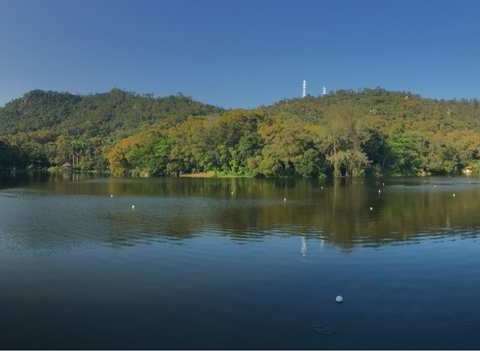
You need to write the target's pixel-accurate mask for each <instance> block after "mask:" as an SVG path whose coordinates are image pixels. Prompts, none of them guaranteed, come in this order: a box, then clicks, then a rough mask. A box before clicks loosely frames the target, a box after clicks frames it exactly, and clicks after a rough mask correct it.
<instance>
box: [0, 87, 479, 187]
mask: <svg viewBox="0 0 480 351" xmlns="http://www.w3.org/2000/svg"><path fill="white" fill-rule="evenodd" d="M30 94H32V93H30ZM35 94H37V95H38V96H36V95H35ZM45 94H46V95H45ZM48 94H50V95H52V97H49V95H48ZM59 94H60V96H59ZM33 95H34V96H33V97H32V96H29V95H28V94H27V95H26V97H24V98H21V99H19V100H17V101H14V102H12V103H10V104H7V105H6V106H5V107H4V108H3V111H2V110H1V109H0V122H2V123H3V120H4V119H5V120H7V121H8V123H6V124H4V125H3V127H0V135H3V138H2V140H3V142H4V145H7V144H8V145H9V148H13V149H14V150H17V153H13V155H17V156H9V157H10V158H11V157H13V158H15V157H19V159H21V158H22V157H23V160H24V161H23V163H21V164H22V165H25V164H28V165H29V166H30V167H52V166H54V167H59V166H62V165H65V163H68V164H69V166H70V167H73V168H75V169H82V170H91V169H98V170H108V171H109V172H110V173H111V174H113V175H116V176H126V175H129V176H181V175H188V174H196V173H205V172H208V173H209V174H215V175H219V176H222V175H223V176H264V177H291V176H298V177H314V178H318V177H320V178H324V177H328V176H363V175H367V174H373V175H429V174H432V175H433V174H441V175H447V174H461V173H462V172H468V173H472V174H474V173H477V174H478V173H479V171H480V105H479V103H478V101H476V100H460V101H458V100H435V99H425V98H422V97H420V96H418V95H415V94H411V93H409V92H389V91H386V90H384V89H380V88H377V89H364V90H360V91H351V90H341V91H337V92H334V93H331V94H328V95H326V96H319V97H313V96H307V97H306V98H302V99H289V100H283V101H280V102H278V103H276V104H273V105H271V106H261V107H259V108H255V109H231V110H224V109H221V108H218V107H214V106H210V105H205V104H201V103H199V102H195V101H194V100H191V99H190V98H187V97H184V96H182V95H178V96H172V97H167V98H155V97H153V96H140V95H136V94H132V93H126V92H123V91H119V90H113V91H111V92H109V93H106V94H97V95H92V96H85V97H78V96H75V95H70V94H63V93H52V92H47V93H45V92H34V93H33ZM63 95H65V96H64V97H63V98H62V96H63ZM29 100H34V101H33V102H32V101H30V102H29ZM62 101H63V103H62ZM5 110H6V111H5ZM26 125H28V127H26ZM5 126H6V127H5ZM2 150H3V149H1V148H0V160H2V159H8V157H7V158H5V157H6V156H3V158H2V154H5V155H6V154H7V153H6V152H4V151H2ZM11 155H12V154H11ZM20 155H23V156H20ZM1 162H2V161H0V167H5V164H6V163H5V162H7V163H8V162H12V161H3V163H1Z"/></svg>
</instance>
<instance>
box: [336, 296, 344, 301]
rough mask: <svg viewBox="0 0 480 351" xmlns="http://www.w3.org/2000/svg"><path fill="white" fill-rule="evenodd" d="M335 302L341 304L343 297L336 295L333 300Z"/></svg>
mask: <svg viewBox="0 0 480 351" xmlns="http://www.w3.org/2000/svg"><path fill="white" fill-rule="evenodd" d="M335 302H336V303H342V302H343V296H342V295H338V296H337V297H336V298H335Z"/></svg>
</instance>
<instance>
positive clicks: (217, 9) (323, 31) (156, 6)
mask: <svg viewBox="0 0 480 351" xmlns="http://www.w3.org/2000/svg"><path fill="white" fill-rule="evenodd" d="M479 14H480V1H476V0H471V1H467V0H464V1H453V0H449V1H444V0H402V1H395V0H392V1H390V0H383V1H380V0H377V1H375V0H350V1H347V0H343V1H342V0H330V1H321V0H312V1H307V0H301V1H294V0H289V1H282V0H270V1H269V0H256V1H253V0H252V1H250V0H242V1H228V0H191V1H185V0H168V1H162V0H156V1H154V0H151V1H138V0H135V1H134V0H125V1H122V0H111V1H109V0H95V1H87V0H81V1H78V0H77V1H74V0H55V1H51V0H42V1H41V0H31V1H24V0H0V105H2V104H4V103H5V102H7V101H9V100H10V99H12V98H14V97H18V96H20V95H22V94H23V93H25V92H26V91H28V90H31V89H36V88H39V89H51V90H60V91H70V92H74V93H91V92H103V91H107V90H110V89H111V88H112V87H117V88H121V89H126V90H129V91H135V92H139V93H154V94H156V95H167V94H172V93H177V92H182V93H184V94H186V95H189V96H192V97H194V98H195V99H199V100H201V101H205V102H209V103H213V104H217V105H221V106H226V107H233V106H238V107H250V106H255V105H259V104H268V103H271V102H273V101H276V100H278V99H282V98H288V97H294V96H298V95H300V94H301V81H302V79H307V81H308V84H309V89H308V92H309V93H311V94H312V95H317V94H318V93H320V91H321V87H322V85H326V86H327V88H328V89H343V88H345V89H350V88H351V89H357V88H363V87H376V86H382V87H384V88H387V89H393V90H411V91H414V92H417V93H420V94H421V95H424V96H429V97H438V98H454V97H467V98H469V97H480V90H479V87H480V45H478V43H479V38H480V20H479Z"/></svg>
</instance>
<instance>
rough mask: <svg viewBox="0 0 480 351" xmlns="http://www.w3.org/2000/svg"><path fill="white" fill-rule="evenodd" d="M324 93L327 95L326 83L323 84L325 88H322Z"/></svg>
mask: <svg viewBox="0 0 480 351" xmlns="http://www.w3.org/2000/svg"><path fill="white" fill-rule="evenodd" d="M322 95H327V88H326V87H325V85H324V86H323V89H322Z"/></svg>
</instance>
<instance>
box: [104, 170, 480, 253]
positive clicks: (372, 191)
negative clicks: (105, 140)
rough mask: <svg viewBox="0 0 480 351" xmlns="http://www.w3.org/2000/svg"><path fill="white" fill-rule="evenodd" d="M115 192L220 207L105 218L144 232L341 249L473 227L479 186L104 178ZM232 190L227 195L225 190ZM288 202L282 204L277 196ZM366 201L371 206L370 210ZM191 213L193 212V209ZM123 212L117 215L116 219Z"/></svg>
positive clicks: (479, 207) (122, 226) (477, 204)
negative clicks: (284, 240) (274, 238)
mask: <svg viewBox="0 0 480 351" xmlns="http://www.w3.org/2000/svg"><path fill="white" fill-rule="evenodd" d="M106 184H107V185H108V189H109V191H111V192H113V193H116V194H119V195H125V194H128V195H143V196H162V197H169V198H170V197H177V198H182V197H192V198H205V199H210V200H219V201H221V206H220V205H219V206H215V207H214V208H211V207H209V205H206V206H204V208H202V209H200V210H199V209H198V208H197V209H196V215H195V216H191V215H189V213H190V210H189V208H190V209H192V208H193V207H194V206H196V205H198V204H197V203H192V204H191V205H189V204H188V203H187V204H185V203H184V204H183V205H182V206H185V208H184V209H183V212H182V214H181V215H178V214H177V215H173V214H172V215H169V216H163V217H162V219H161V220H159V219H158V218H157V219H156V218H155V217H154V216H151V217H148V215H145V216H143V217H142V218H139V217H138V216H130V217H129V218H127V217H125V216H123V215H122V214H117V217H112V218H111V221H112V224H113V225H114V222H115V221H117V222H118V230H119V231H121V230H122V228H123V229H125V230H126V229H128V231H134V230H135V228H137V229H138V228H141V230H143V231H144V232H145V233H150V234H152V235H155V234H158V235H167V236H171V237H175V238H179V239H181V238H187V237H190V236H193V235H194V234H198V233H201V232H202V231H208V230H215V229H216V228H218V233H219V234H221V235H227V236H230V237H231V238H232V239H238V240H248V239H249V238H252V239H253V238H261V237H262V236H269V235H276V234H278V233H281V234H286V235H305V234H306V233H308V235H309V236H313V237H316V238H317V239H319V240H320V239H321V240H326V241H327V242H330V243H333V244H336V245H340V246H343V247H352V246H354V245H355V244H356V243H370V244H372V243H373V244H374V243H376V244H381V243H384V242H390V241H400V240H407V239H410V238H414V237H415V236H417V235H419V234H422V233H423V234H428V233H439V232H442V231H444V230H446V229H449V228H454V229H455V228H457V229H461V228H476V227H477V226H479V225H480V219H479V218H478V216H477V215H476V214H477V213H478V210H479V209H480V204H479V203H478V202H477V201H476V199H477V198H478V197H479V195H480V188H476V187H471V188H466V189H463V190H457V191H456V192H457V197H456V198H452V196H451V192H450V191H443V190H442V189H441V187H436V188H433V187H432V189H431V190H430V191H420V192H416V191H411V190H409V191H402V189H401V188H400V189H398V188H395V189H393V188H392V190H390V189H389V188H388V186H387V188H386V189H385V190H384V191H382V192H381V194H379V192H378V187H379V185H378V184H377V183H375V182H373V183H368V182H362V181H353V182H352V181H349V182H345V181H343V182H342V181H338V182H335V183H333V184H330V185H328V186H325V187H324V188H323V189H322V188H321V184H319V183H314V182H313V183H312V182H308V181H296V182H295V181H282V180H277V181H270V180H254V179H205V180H198V179H193V180H192V179H188V180H183V179H181V180H175V179H168V180H167V179H166V180H154V181H145V182H143V181H132V183H130V182H128V181H126V182H120V184H115V182H113V183H109V182H107V183H106ZM232 189H235V190H234V193H233V195H232ZM284 196H285V197H287V198H288V201H287V202H286V203H284V202H283V201H282V199H283V197H284ZM370 207H373V210H372V211H370V209H369V208H370ZM198 212H200V213H201V214H200V215H199V214H198ZM122 216H123V217H122Z"/></svg>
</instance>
